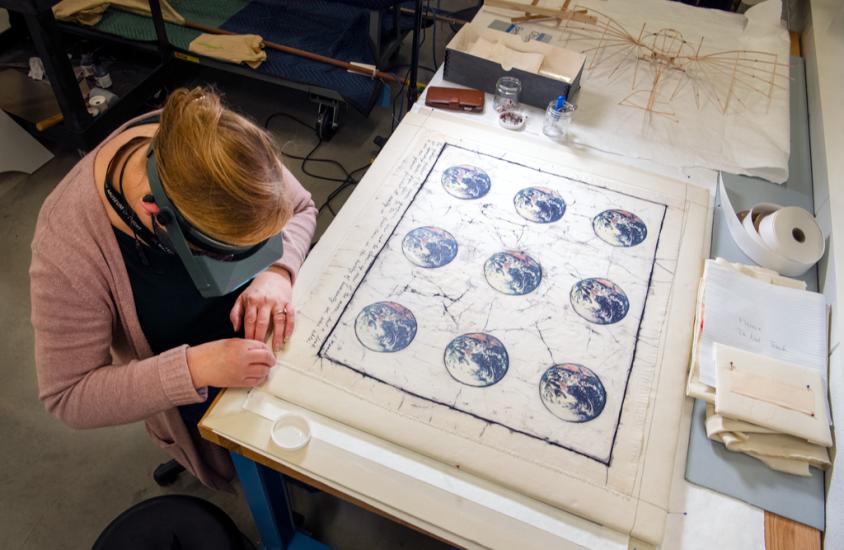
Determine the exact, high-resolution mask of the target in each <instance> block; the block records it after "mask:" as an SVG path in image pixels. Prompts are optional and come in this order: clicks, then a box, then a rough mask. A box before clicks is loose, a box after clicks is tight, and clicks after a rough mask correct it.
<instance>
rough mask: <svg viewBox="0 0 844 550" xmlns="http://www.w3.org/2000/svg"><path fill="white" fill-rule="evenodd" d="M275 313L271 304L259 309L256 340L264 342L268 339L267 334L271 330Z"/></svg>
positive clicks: (256, 322)
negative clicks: (271, 320)
mask: <svg viewBox="0 0 844 550" xmlns="http://www.w3.org/2000/svg"><path fill="white" fill-rule="evenodd" d="M272 313H273V307H272V306H271V305H270V304H264V305H262V306H261V307H259V308H258V316H257V318H256V320H255V334H254V336H253V339H254V340H258V341H260V342H264V341H265V340H266V339H267V333H268V330H269V328H270V317H271V316H272Z"/></svg>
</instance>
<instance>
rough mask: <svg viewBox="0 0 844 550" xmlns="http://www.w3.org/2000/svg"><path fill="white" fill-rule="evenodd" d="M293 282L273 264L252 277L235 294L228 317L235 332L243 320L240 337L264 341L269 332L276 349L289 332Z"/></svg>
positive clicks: (288, 335) (285, 340) (276, 349)
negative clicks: (271, 334) (235, 300)
mask: <svg viewBox="0 0 844 550" xmlns="http://www.w3.org/2000/svg"><path fill="white" fill-rule="evenodd" d="M292 295H293V284H292V283H291V282H290V274H289V273H288V272H287V270H285V269H282V268H280V267H276V266H270V268H269V269H267V270H266V271H264V272H263V273H261V274H259V275H258V276H257V277H255V278H254V279H253V280H252V282H251V283H250V284H249V286H248V287H246V290H244V291H243V293H242V294H241V295H240V296H239V297H238V299H237V302H235V304H234V307H233V308H232V311H231V314H230V315H229V319H231V322H232V327H234V330H235V331H238V330H240V324H241V321H243V336H244V337H245V338H249V339H250V340H258V341H261V342H264V341H266V339H267V336H268V335H269V334H270V332H272V333H273V349H274V350H275V351H278V350H280V349H281V346H282V344H283V343H285V342H287V340H288V339H289V338H290V335H291V334H292V333H293V323H294V318H293V317H294V312H293V304H292V303H291V298H292Z"/></svg>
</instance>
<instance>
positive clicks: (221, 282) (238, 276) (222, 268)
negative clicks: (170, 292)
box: [147, 146, 284, 298]
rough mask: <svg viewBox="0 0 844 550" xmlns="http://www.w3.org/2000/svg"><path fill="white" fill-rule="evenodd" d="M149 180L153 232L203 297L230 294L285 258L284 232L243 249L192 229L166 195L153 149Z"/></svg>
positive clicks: (148, 161)
mask: <svg viewBox="0 0 844 550" xmlns="http://www.w3.org/2000/svg"><path fill="white" fill-rule="evenodd" d="M147 177H148V179H149V186H150V190H151V191H152V196H153V198H154V199H155V203H156V205H157V206H158V208H159V211H158V213H157V214H155V215H154V216H153V230H154V231H155V234H156V236H157V237H158V239H159V240H160V241H161V242H162V243H163V244H164V245H165V246H167V247H168V248H170V249H171V250H172V251H173V252H175V253H176V254H177V255H178V256H179V259H180V260H181V261H182V264H184V266H185V269H187V271H188V274H190V277H191V280H192V281H193V284H194V285H195V286H196V288H197V290H199V293H200V294H201V295H202V296H204V297H206V298H210V297H215V296H223V295H225V294H228V293H230V292H232V291H234V290H236V289H238V288H240V287H241V286H243V285H244V284H245V283H247V282H248V281H249V280H251V279H252V278H253V277H255V275H257V274H258V273H260V272H261V271H263V270H265V269H266V268H267V267H269V266H270V265H271V264H272V263H273V262H276V261H278V259H279V258H281V255H282V253H283V252H284V246H283V240H282V235H281V233H279V234H278V235H273V236H272V237H270V238H269V239H267V240H265V241H264V242H261V243H258V244H256V245H252V246H246V247H243V246H235V245H231V244H228V243H224V242H222V241H219V240H217V239H214V238H212V237H210V236H208V235H206V234H204V233H202V232H201V231H199V230H198V229H196V228H195V227H193V226H191V225H190V223H188V221H187V220H185V218H184V217H183V216H182V215H181V213H180V212H179V210H178V209H177V208H176V207H175V206H174V205H173V203H172V202H170V199H169V197H167V194H166V193H165V192H164V187H163V186H162V185H161V178H160V177H159V175H158V168H157V166H156V164H155V155H154V154H153V148H152V146H150V148H149V151H148V152H147ZM191 245H193V247H194V248H195V249H194V248H192V247H191Z"/></svg>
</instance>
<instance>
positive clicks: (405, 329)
mask: <svg viewBox="0 0 844 550" xmlns="http://www.w3.org/2000/svg"><path fill="white" fill-rule="evenodd" d="M355 335H356V336H357V338H358V341H359V342H360V343H361V344H362V345H363V346H364V347H366V348H368V349H371V350H372V351H378V352H388V353H389V352H395V351H400V350H403V349H404V348H406V347H407V346H409V345H410V343H411V342H412V341H413V338H415V337H416V317H414V316H413V313H412V312H411V311H410V310H409V309H407V308H406V307H404V306H403V305H401V304H397V303H396V302H375V303H374V304H369V305H368V306H366V307H365V308H363V309H362V310H361V311H360V313H358V316H357V319H355Z"/></svg>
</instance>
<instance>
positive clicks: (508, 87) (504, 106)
mask: <svg viewBox="0 0 844 550" xmlns="http://www.w3.org/2000/svg"><path fill="white" fill-rule="evenodd" d="M521 93H522V83H521V81H520V80H519V79H518V78H516V77H514V76H502V77H501V78H499V79H498V82H496V83H495V98H494V100H493V107H494V108H495V111H496V112H498V113H503V112H506V111H515V110H518V108H519V94H521Z"/></svg>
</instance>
